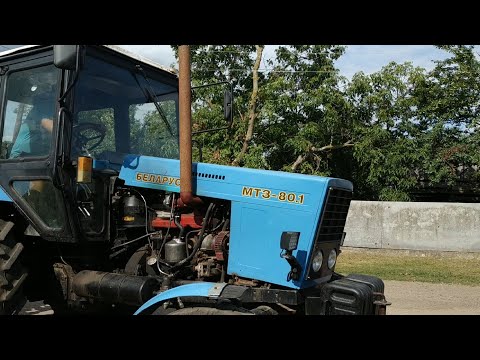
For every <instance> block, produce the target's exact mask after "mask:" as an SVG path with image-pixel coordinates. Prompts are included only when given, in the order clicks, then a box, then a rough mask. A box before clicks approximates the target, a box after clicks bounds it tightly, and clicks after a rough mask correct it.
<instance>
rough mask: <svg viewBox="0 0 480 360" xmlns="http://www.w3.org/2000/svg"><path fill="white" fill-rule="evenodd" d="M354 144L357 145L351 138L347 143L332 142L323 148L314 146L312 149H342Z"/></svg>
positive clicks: (318, 150) (317, 150)
mask: <svg viewBox="0 0 480 360" xmlns="http://www.w3.org/2000/svg"><path fill="white" fill-rule="evenodd" d="M352 146H355V144H354V143H352V142H351V140H348V141H347V142H346V143H344V144H339V145H333V144H330V145H325V146H322V147H321V148H316V147H314V146H312V147H311V148H310V151H313V152H321V151H326V150H336V149H342V148H345V147H352Z"/></svg>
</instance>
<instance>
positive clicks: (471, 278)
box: [335, 249, 480, 286]
mask: <svg viewBox="0 0 480 360" xmlns="http://www.w3.org/2000/svg"><path fill="white" fill-rule="evenodd" d="M335 271H337V272H339V273H340V274H343V275H347V274H351V273H360V274H366V275H374V276H378V277H379V278H381V279H383V280H400V281H420V282H429V283H444V284H462V285H471V286H480V255H476V254H474V255H471V256H465V255H459V254H452V253H428V252H427V253H426V252H409V251H402V250H399V251H383V250H359V249H356V250H352V249H344V250H343V251H342V254H341V255H340V256H339V257H338V263H337V266H336V267H335Z"/></svg>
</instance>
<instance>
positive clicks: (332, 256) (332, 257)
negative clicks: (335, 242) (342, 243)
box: [327, 249, 337, 270]
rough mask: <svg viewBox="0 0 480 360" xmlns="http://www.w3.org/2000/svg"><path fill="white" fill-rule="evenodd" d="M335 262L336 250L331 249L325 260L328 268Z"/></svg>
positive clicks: (331, 267)
mask: <svg viewBox="0 0 480 360" xmlns="http://www.w3.org/2000/svg"><path fill="white" fill-rule="evenodd" d="M336 262H337V252H336V251H335V249H332V251H330V254H329V255H328V262H327V265H328V268H329V269H330V270H331V269H333V267H334V266H335V263H336Z"/></svg>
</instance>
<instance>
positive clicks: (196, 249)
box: [171, 203, 215, 270]
mask: <svg viewBox="0 0 480 360" xmlns="http://www.w3.org/2000/svg"><path fill="white" fill-rule="evenodd" d="M214 207H215V204H214V203H210V205H208V209H207V212H206V214H205V218H204V220H203V224H202V229H201V230H200V234H198V242H197V243H196V244H195V246H194V247H193V249H192V253H191V254H190V255H188V256H187V257H186V258H185V259H183V260H181V261H179V262H178V263H176V264H175V265H173V266H172V268H171V270H173V269H176V268H178V267H180V266H182V265H183V264H185V263H186V262H188V261H190V260H192V258H193V257H194V256H195V254H196V253H197V251H198V249H199V248H200V245H201V244H202V241H203V235H204V234H205V229H206V228H207V223H208V221H209V218H210V213H211V212H212V209H213V208H214Z"/></svg>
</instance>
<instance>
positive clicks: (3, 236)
mask: <svg viewBox="0 0 480 360" xmlns="http://www.w3.org/2000/svg"><path fill="white" fill-rule="evenodd" d="M14 227H15V225H14V223H13V222H11V221H5V220H2V219H0V315H10V314H16V313H17V312H18V311H19V310H20V308H21V307H22V306H23V305H24V304H25V297H24V296H23V293H22V287H23V286H22V285H23V283H24V281H25V279H26V278H27V271H26V270H25V268H24V267H23V266H22V265H21V264H20V262H19V256H20V254H21V252H22V250H23V245H22V243H20V242H18V241H17V239H16V238H15V233H14Z"/></svg>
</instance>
